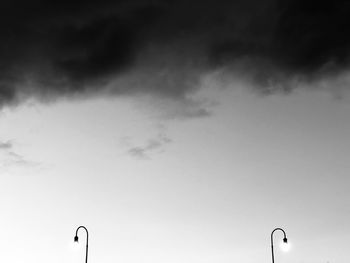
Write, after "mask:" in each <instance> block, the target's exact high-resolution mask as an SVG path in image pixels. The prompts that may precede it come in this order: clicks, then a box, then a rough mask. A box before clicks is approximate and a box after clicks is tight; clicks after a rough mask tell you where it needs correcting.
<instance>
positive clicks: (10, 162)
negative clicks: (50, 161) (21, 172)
mask: <svg viewBox="0 0 350 263" xmlns="http://www.w3.org/2000/svg"><path fill="white" fill-rule="evenodd" d="M13 148H14V143H13V142H12V141H4V142H0V151H1V152H0V159H1V161H0V168H5V169H7V168H10V167H19V166H26V167H28V166H37V165H38V163H36V162H33V161H30V160H27V159H26V158H25V157H24V156H22V155H20V154H18V153H16V152H14V151H13Z"/></svg>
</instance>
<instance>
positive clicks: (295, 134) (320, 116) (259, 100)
mask: <svg viewBox="0 0 350 263" xmlns="http://www.w3.org/2000/svg"><path fill="white" fill-rule="evenodd" d="M237 85H238V84H237ZM209 86H210V85H208V87H209ZM213 86H215V85H213ZM193 99H194V100H198V101H200V102H203V103H204V104H206V105H207V106H206V107H207V110H208V111H210V112H211V114H210V115H209V116H204V117H193V118H184V117H181V112H182V111H184V110H185V111H186V109H183V108H182V107H180V108H178V107H179V106H181V105H177V104H176V102H174V105H170V106H169V105H168V104H169V103H168V102H167V101H159V100H154V101H153V100H152V99H149V98H139V99H133V98H125V97H119V98H118V97H117V98H111V99H104V98H91V99H86V100H75V101H74V100H73V101H69V100H68V101H62V100H60V101H57V102H55V103H50V104H40V103H37V102H31V103H26V104H22V105H20V106H17V107H15V108H4V109H3V110H2V113H1V114H0V140H1V141H2V147H1V149H0V154H1V163H0V165H1V167H0V169H1V184H0V207H1V212H2V213H1V223H2V224H1V225H2V230H1V238H0V247H1V253H0V262H6V263H21V262H29V263H30V262H32V263H48V262H50V263H62V262H65V263H73V262H83V261H84V249H83V248H81V249H80V250H77V251H76V250H72V249H71V248H70V246H69V244H70V243H71V241H72V240H73V237H74V234H75V229H76V227H78V226H79V225H84V226H86V227H87V228H88V230H89V233H90V250H89V262H99V263H103V262H122V263H180V262H181V263H229V262H230V263H232V262H240V263H257V262H270V260H271V252H270V233H271V231H272V230H273V229H274V228H275V227H282V228H284V229H285V230H286V232H287V236H288V239H289V241H290V242H291V244H292V249H291V250H290V251H289V252H288V253H283V252H281V250H280V249H279V247H278V243H280V242H281V241H282V237H283V235H282V233H279V232H276V235H275V243H276V250H275V256H276V262H285V263H292V262H293V263H316V262H317V263H322V262H324V263H326V262H330V263H331V262H337V263H345V262H349V259H350V252H349V236H350V229H349V219H350V205H349V202H350V193H349V191H348V186H349V180H350V179H349V176H348V174H349V170H350V147H349V146H350V140H349V134H350V114H349V113H350V102H349V100H348V99H347V98H341V99H339V98H334V96H333V95H332V94H330V93H328V92H326V91H311V90H306V89H297V90H295V91H294V92H293V93H291V94H288V95H281V94H275V95H269V96H260V95H258V94H255V93H253V92H251V91H249V89H245V88H242V89H241V88H240V87H239V85H238V87H236V88H235V89H223V90H218V89H215V88H204V89H203V90H201V91H200V92H199V93H197V94H194V95H193ZM152 101H153V103H152ZM155 101H157V102H158V103H154V102H155ZM179 103H180V102H179ZM151 105H152V106H151ZM179 109H180V110H179ZM190 110H191V109H190ZM164 113H166V114H164ZM170 116H173V118H170ZM176 116H178V118H176ZM79 236H80V240H81V243H83V244H84V239H85V237H84V233H83V232H80V235H79Z"/></svg>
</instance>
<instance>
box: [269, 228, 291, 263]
mask: <svg viewBox="0 0 350 263" xmlns="http://www.w3.org/2000/svg"><path fill="white" fill-rule="evenodd" d="M277 230H280V231H282V232H283V235H284V238H283V243H286V244H287V242H288V241H287V236H286V232H284V230H283V229H282V228H275V229H274V230H273V231H272V233H271V253H272V263H275V256H274V252H273V233H275V231H277Z"/></svg>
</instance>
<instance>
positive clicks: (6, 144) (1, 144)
mask: <svg viewBox="0 0 350 263" xmlns="http://www.w3.org/2000/svg"><path fill="white" fill-rule="evenodd" d="M12 146H13V143H12V142H11V141H0V150H9V149H11V148H12Z"/></svg>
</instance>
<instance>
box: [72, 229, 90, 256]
mask: <svg viewBox="0 0 350 263" xmlns="http://www.w3.org/2000/svg"><path fill="white" fill-rule="evenodd" d="M80 228H83V229H84V230H85V232H86V250H85V263H87V262H88V261H87V260H88V249H89V232H88V230H87V229H86V227H85V226H80V227H78V228H77V230H76V231H75V237H74V242H79V237H78V231H79V229H80Z"/></svg>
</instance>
